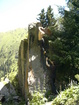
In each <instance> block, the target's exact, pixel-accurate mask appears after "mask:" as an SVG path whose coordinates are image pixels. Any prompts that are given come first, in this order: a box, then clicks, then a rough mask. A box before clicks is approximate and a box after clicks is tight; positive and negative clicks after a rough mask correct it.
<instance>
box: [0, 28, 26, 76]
mask: <svg viewBox="0 0 79 105" xmlns="http://www.w3.org/2000/svg"><path fill="white" fill-rule="evenodd" d="M24 38H27V29H16V30H14V31H10V32H6V33H0V78H1V77H3V76H5V75H6V74H8V73H10V72H12V71H17V60H18V50H19V45H20V42H21V40H22V39H24Z"/></svg>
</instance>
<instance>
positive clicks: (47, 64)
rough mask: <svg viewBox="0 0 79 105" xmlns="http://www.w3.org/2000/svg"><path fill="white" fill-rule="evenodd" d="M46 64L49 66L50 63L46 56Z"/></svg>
mask: <svg viewBox="0 0 79 105" xmlns="http://www.w3.org/2000/svg"><path fill="white" fill-rule="evenodd" d="M46 66H48V67H50V64H49V63H48V58H46Z"/></svg>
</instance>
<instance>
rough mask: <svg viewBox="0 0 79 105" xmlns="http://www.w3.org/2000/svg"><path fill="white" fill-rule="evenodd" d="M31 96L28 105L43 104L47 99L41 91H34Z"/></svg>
mask: <svg viewBox="0 0 79 105" xmlns="http://www.w3.org/2000/svg"><path fill="white" fill-rule="evenodd" d="M32 96H33V98H32V100H31V101H30V105H32V104H34V105H44V104H45V102H46V101H47V99H46V98H45V97H44V94H43V93H41V92H34V93H33V95H32Z"/></svg>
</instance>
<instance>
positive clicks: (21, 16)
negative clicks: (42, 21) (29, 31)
mask: <svg viewBox="0 0 79 105" xmlns="http://www.w3.org/2000/svg"><path fill="white" fill-rule="evenodd" d="M49 5H51V7H52V8H53V10H54V13H55V14H58V11H57V7H56V5H60V6H66V3H65V0H0V32H2V31H8V30H13V29H16V28H22V27H27V25H28V24H29V23H31V22H36V17H37V15H38V14H39V13H40V12H41V10H42V9H43V8H44V9H45V10H47V7H48V6H49Z"/></svg>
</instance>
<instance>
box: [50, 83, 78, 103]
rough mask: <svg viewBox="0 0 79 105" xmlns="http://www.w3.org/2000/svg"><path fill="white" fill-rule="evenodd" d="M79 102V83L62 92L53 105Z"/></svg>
mask: <svg viewBox="0 0 79 105" xmlns="http://www.w3.org/2000/svg"><path fill="white" fill-rule="evenodd" d="M78 104H79V85H77V86H71V87H70V88H68V89H66V90H65V91H63V92H61V93H60V94H59V95H58V96H57V97H56V98H55V99H54V100H53V102H52V105H78Z"/></svg>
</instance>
